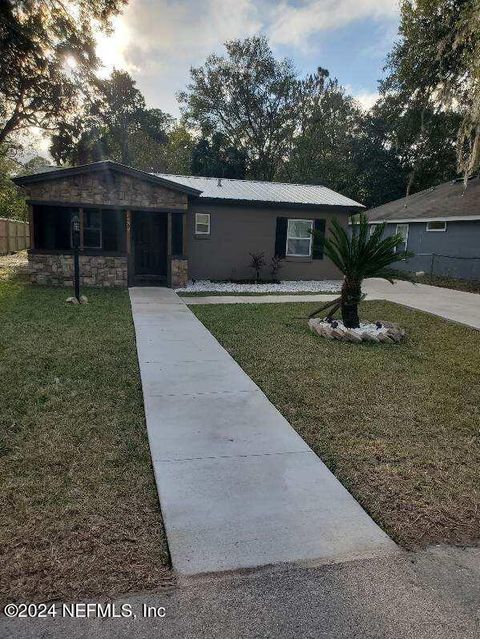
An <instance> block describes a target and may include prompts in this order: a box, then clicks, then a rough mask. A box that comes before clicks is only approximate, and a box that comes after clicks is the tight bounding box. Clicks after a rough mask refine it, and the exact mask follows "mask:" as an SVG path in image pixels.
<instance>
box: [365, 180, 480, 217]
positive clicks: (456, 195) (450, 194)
mask: <svg viewBox="0 0 480 639" xmlns="http://www.w3.org/2000/svg"><path fill="white" fill-rule="evenodd" d="M479 214H480V178H479V177H473V178H471V179H470V180H469V181H468V183H467V188H465V187H464V184H463V180H453V181H451V182H444V183H443V184H439V185H438V186H434V187H432V188H430V189H425V190H424V191H419V192H418V193H414V194H413V195H409V196H408V197H403V198H401V199H399V200H394V201H393V202H388V203H387V204H382V206H377V207H376V208H374V209H370V211H367V215H368V219H369V221H370V222H388V221H392V222H393V221H398V220H406V221H408V220H412V221H413V220H420V221H423V220H431V219H435V218H446V217H447V218H450V217H462V218H469V217H471V218H473V217H477V218H478V216H479Z"/></svg>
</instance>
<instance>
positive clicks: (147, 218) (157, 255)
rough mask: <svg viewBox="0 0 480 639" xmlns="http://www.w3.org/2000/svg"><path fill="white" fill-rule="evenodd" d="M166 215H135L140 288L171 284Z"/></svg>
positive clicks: (134, 244) (135, 254)
mask: <svg viewBox="0 0 480 639" xmlns="http://www.w3.org/2000/svg"><path fill="white" fill-rule="evenodd" d="M167 232H168V221H167V214H166V213H149V212H144V211H133V212H132V253H133V268H134V283H135V284H136V285H137V286H139V285H140V286H141V285H142V284H143V285H145V286H155V285H164V286H165V285H166V283H167V250H168V249H167Z"/></svg>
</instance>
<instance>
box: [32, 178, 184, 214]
mask: <svg viewBox="0 0 480 639" xmlns="http://www.w3.org/2000/svg"><path fill="white" fill-rule="evenodd" d="M23 189H24V191H25V192H26V193H27V196H28V198H29V199H31V200H44V201H49V202H65V203H66V204H68V203H69V204H73V203H76V204H80V205H81V203H84V205H85V206H89V205H90V206H91V205H92V204H93V205H102V204H104V205H110V206H111V205H113V206H118V207H119V208H132V209H135V208H173V209H179V210H182V209H186V208H187V206H188V198H187V195H186V194H185V193H180V192H179V191H175V190H173V189H169V188H166V187H164V186H162V185H160V184H154V183H152V182H149V181H146V180H141V179H139V178H136V177H132V176H129V175H122V174H119V173H115V172H114V171H109V172H105V173H88V172H87V173H84V174H80V175H73V176H67V177H59V178H55V179H51V180H48V179H46V180H45V181H43V182H33V183H32V184H28V185H25V186H24V187H23Z"/></svg>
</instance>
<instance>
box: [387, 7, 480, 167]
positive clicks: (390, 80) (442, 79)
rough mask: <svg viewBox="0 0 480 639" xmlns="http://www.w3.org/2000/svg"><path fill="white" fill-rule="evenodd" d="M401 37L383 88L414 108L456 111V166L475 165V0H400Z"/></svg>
mask: <svg viewBox="0 0 480 639" xmlns="http://www.w3.org/2000/svg"><path fill="white" fill-rule="evenodd" d="M400 36H401V38H400V39H399V41H398V42H397V43H396V44H395V46H394V48H393V50H392V52H391V54H390V56H389V58H388V64H387V69H388V70H389V71H390V75H389V76H388V77H387V79H386V80H385V81H384V83H383V91H384V93H385V92H394V93H396V94H398V95H400V96H401V97H402V99H403V102H404V104H405V105H412V104H413V105H415V108H416V109H420V110H423V109H427V108H430V109H433V110H435V111H441V110H447V111H454V112H458V113H459V114H460V115H461V119H460V121H459V125H458V129H457V131H458V139H457V160H458V168H459V170H460V171H463V172H464V174H465V177H468V175H470V174H471V173H472V172H473V171H474V170H475V169H476V168H478V166H479V165H480V4H479V2H478V0H402V2H401V22H400Z"/></svg>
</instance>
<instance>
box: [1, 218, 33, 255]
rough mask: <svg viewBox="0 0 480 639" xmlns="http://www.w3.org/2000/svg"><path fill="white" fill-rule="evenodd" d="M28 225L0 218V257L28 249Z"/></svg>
mask: <svg viewBox="0 0 480 639" xmlns="http://www.w3.org/2000/svg"><path fill="white" fill-rule="evenodd" d="M29 227H30V225H29V223H28V222H21V221H20V220H9V219H7V218H4V217H0V255H7V254H8V253H16V252H17V251H23V249H27V248H30V228H29Z"/></svg>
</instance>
